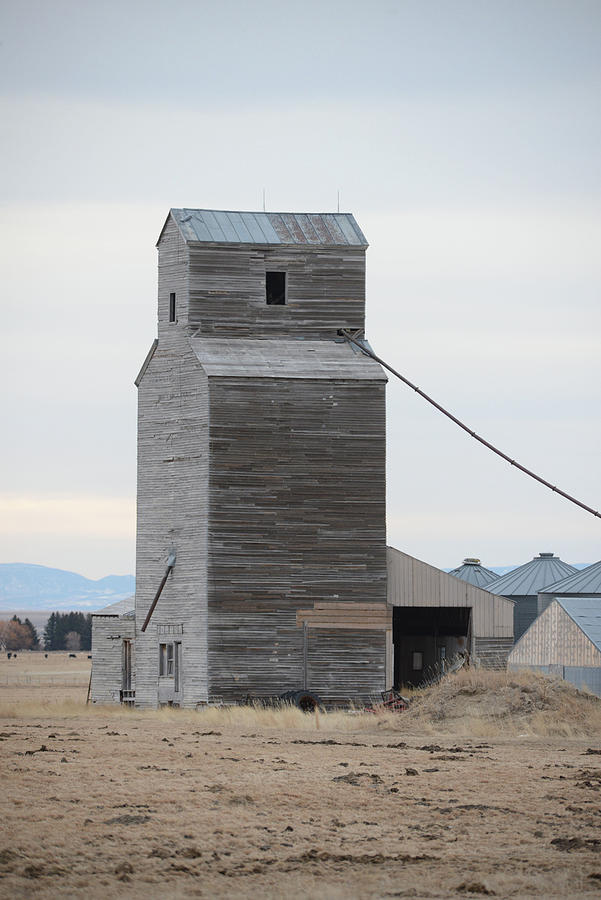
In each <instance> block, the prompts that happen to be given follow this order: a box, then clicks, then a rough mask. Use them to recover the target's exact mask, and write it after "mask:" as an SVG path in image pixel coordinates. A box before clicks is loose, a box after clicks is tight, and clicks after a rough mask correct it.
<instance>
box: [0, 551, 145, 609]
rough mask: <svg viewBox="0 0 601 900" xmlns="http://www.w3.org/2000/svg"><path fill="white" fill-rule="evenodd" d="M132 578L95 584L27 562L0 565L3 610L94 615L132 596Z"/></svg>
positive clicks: (110, 577)
mask: <svg viewBox="0 0 601 900" xmlns="http://www.w3.org/2000/svg"><path fill="white" fill-rule="evenodd" d="M135 590H136V579H135V578H134V576H133V575H106V576H105V577H104V578H99V579H98V581H93V580H91V579H90V578H84V576H83V575H78V574H77V573H76V572H66V571H64V570H63V569H50V568H48V566H35V565H30V564H28V563H0V609H5V610H6V609H18V610H24V611H26V610H28V609H31V610H34V609H35V610H48V611H49V612H52V611H60V610H72V609H77V610H83V611H84V612H86V611H87V612H94V611H95V610H97V609H102V607H103V606H107V605H108V604H109V603H116V601H117V600H124V599H125V598H126V597H131V595H132V594H133V593H135Z"/></svg>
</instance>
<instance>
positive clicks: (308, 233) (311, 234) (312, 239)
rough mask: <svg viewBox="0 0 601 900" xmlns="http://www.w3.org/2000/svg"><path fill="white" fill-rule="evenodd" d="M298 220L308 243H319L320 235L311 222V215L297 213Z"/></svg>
mask: <svg viewBox="0 0 601 900" xmlns="http://www.w3.org/2000/svg"><path fill="white" fill-rule="evenodd" d="M296 221H297V222H298V224H299V226H300V228H301V229H302V232H303V234H304V236H305V239H306V241H307V243H308V244H319V236H318V234H317V232H316V231H315V229H314V228H313V225H312V224H311V221H310V219H309V217H308V216H306V215H304V214H303V213H297V215H296Z"/></svg>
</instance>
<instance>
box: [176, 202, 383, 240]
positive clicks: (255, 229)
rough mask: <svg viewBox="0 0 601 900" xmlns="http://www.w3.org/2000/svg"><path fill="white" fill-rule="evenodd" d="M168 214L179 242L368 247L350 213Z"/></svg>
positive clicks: (191, 211) (186, 211)
mask: <svg viewBox="0 0 601 900" xmlns="http://www.w3.org/2000/svg"><path fill="white" fill-rule="evenodd" d="M169 215H170V216H172V217H173V220H174V221H175V223H176V224H177V227H178V228H179V230H180V233H181V235H182V237H183V239H184V240H185V241H186V242H187V243H192V244H195V243H200V244H276V245H278V244H286V245H291V244H292V245H307V246H322V247H340V246H343V247H344V246H347V247H367V246H368V244H367V241H366V239H365V235H364V234H363V232H362V231H361V229H360V228H359V226H358V225H357V222H356V221H355V217H354V216H353V215H352V214H351V213H277V212H243V211H234V210H221V209H188V208H185V209H171V210H170V213H169ZM167 221H169V216H168V217H167ZM165 224H167V223H165ZM164 227H165V226H163V230H164ZM162 234H163V231H161V234H160V235H159V241H160V240H161V236H162Z"/></svg>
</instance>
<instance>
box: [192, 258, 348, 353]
mask: <svg viewBox="0 0 601 900" xmlns="http://www.w3.org/2000/svg"><path fill="white" fill-rule="evenodd" d="M189 253H190V306H189V314H188V316H189V317H188V323H189V325H190V328H191V329H192V330H194V331H195V332H196V333H197V334H200V335H202V336H203V337H211V336H215V337H223V336H231V337H259V336H263V337H277V336H282V337H284V336H288V337H293V336H294V335H295V334H298V335H302V336H303V337H304V338H330V339H331V338H334V337H335V336H336V332H337V329H339V328H351V329H357V328H360V329H363V328H364V327H365V250H364V248H362V247H357V248H351V247H340V248H336V249H324V248H319V249H316V248H313V249H311V248H310V247H300V248H299V247H273V248H269V247H246V246H244V247H236V248H234V249H232V248H231V247H225V246H223V247H219V246H211V247H207V246H204V245H196V246H195V245H192V246H191V247H190V249H189ZM266 271H275V272H280V271H281V272H285V273H286V281H287V284H286V303H285V305H283V306H268V305H267V304H266V303H265V272H266Z"/></svg>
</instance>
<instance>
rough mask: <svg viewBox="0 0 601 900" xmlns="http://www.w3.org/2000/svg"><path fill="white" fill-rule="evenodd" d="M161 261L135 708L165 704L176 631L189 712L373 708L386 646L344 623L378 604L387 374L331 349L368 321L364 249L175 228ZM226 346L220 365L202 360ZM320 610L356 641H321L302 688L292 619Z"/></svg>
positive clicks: (142, 474)
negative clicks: (321, 652)
mask: <svg viewBox="0 0 601 900" xmlns="http://www.w3.org/2000/svg"><path fill="white" fill-rule="evenodd" d="M158 248H159V290H158V345H157V347H156V349H155V350H154V352H153V353H152V354H150V355H149V357H148V359H147V361H146V363H145V365H144V367H143V370H142V372H141V375H140V378H139V397H138V521H137V527H138V533H137V561H136V578H137V585H136V705H138V706H156V705H157V703H158V702H159V676H158V647H159V643H160V641H161V640H165V635H170V634H177V635H178V638H179V637H181V641H182V682H183V685H182V688H183V693H182V700H181V702H182V705H184V706H188V707H193V706H196V705H197V704H199V703H205V702H211V701H220V700H225V701H227V702H230V701H235V700H240V699H242V698H243V697H244V696H245V695H246V694H247V693H250V694H252V695H253V696H266V695H273V694H274V693H279V692H281V691H284V690H287V689H292V688H301V687H302V686H303V679H304V677H305V674H307V675H308V676H309V675H310V680H311V687H313V689H315V690H317V691H318V692H319V693H321V694H322V695H323V699H324V700H325V701H336V700H337V699H340V698H341V697H343V696H344V697H345V698H346V697H350V696H353V695H357V694H358V692H359V693H360V694H361V695H362V696H363V695H364V696H368V695H371V694H372V693H375V692H377V691H379V690H381V689H383V688H384V687H385V671H384V669H385V641H386V629H384V630H382V629H380V628H379V627H378V628H375V629H374V628H370V629H367V630H366V629H364V628H363V624H362V623H363V619H361V621H360V622H355V621H354V617H353V615H352V610H353V607H354V605H355V604H356V605H357V610H356V611H357V612H358V611H359V607H360V605H361V604H365V603H376V604H379V606H380V607H381V608H384V607H385V602H386V551H385V400H384V392H385V376H384V375H383V373H382V372H381V370H380V368H379V367H377V366H375V364H374V363H373V362H372V361H370V360H369V359H368V358H367V357H362V356H361V355H360V354H359V355H357V354H356V353H354V352H352V351H351V350H350V348H348V347H346V348H343V349H342V350H341V347H340V344H335V343H334V341H336V339H337V334H336V333H337V330H338V329H339V328H347V327H348V328H353V329H355V328H362V327H363V324H364V314H365V248H364V247H350V246H348V247H347V246H340V247H337V248H324V247H313V248H311V247H307V246H299V247H288V246H277V247H269V246H261V247H255V246H247V245H245V246H238V245H234V246H220V245H214V244H206V245H205V244H194V243H192V244H191V243H189V242H186V240H184V239H183V237H182V235H181V234H180V231H179V229H178V228H177V226H176V225H175V222H174V221H173V219H171V218H170V219H169V220H168V221H167V224H166V226H165V228H164V230H163V232H162V235H161V238H160V241H159V245H158ZM266 271H285V272H286V277H287V285H286V304H285V305H284V306H269V305H267V304H266V301H265V272H266ZM171 293H175V294H176V316H177V321H176V322H175V323H171V322H169V297H170V294H171ZM217 338H227V339H228V341H227V343H225V342H224V345H223V347H218V351H219V352H218V354H217V357H218V358H216V357H215V354H212V356H211V354H209V353H208V352H206V348H205V349H204V350H203V347H202V342H203V341H204V342H205V343H206V342H207V341H213V340H215V341H216V339H217ZM240 338H244V339H245V340H246V342H247V343H246V345H245V348H244V353H241V352H239V351H238V350H237V348H236V339H240ZM284 338H285V340H283V339H284ZM230 339H231V341H230ZM292 339H295V340H294V341H292ZM255 341H260V342H261V348H260V352H259V351H256V352H255V350H253V347H252V346H251V345H252V344H253V342H255ZM299 341H300V342H301V344H300V346H301V350H300V352H299V343H298V342H299ZM303 341H306V342H307V343H306V344H302V342H303ZM311 341H313V342H315V341H318V342H319V346H318V347H317V348H316V347H313V348H312V347H311V346H309V344H310V342H311ZM230 344H231V346H230ZM267 344H269V353H267V355H265V353H264V352H263V351H264V350H265V347H266V345H267ZM216 346H217V341H216ZM330 346H331V348H332V349H331V350H329V349H328V347H330ZM245 354H246V356H245ZM210 356H211V360H212V362H211V364H210V365H209V362H210V360H209V357H210ZM276 356H277V363H272V362H271V360H272V359H275V357H276ZM244 358H248V359H250V358H252V359H253V360H255V363H254V368H253V367H252V366H250V365H247V366H246V368H245V366H244V364H243V363H244ZM205 360H208V361H207V363H206V365H207V367H206V370H205V369H204V368H203V361H205ZM215 360H216V361H215ZM257 360H259V362H258V363H257ZM265 360H266V361H265ZM317 363H319V365H317ZM265 367H267V368H265ZM274 368H275V369H276V370H277V372H276V374H277V377H270V374H271V370H272V369H274ZM317 368H319V372H318V373H317V371H315V374H314V373H313V369H315V370H317ZM172 548H175V549H176V550H177V562H176V565H175V568H174V569H173V571H172V573H171V574H170V575H169V578H168V579H167V582H166V585H165V588H164V591H163V594H162V595H161V597H160V600H159V602H158V604H157V607H156V610H155V612H154V614H153V616H152V619H151V621H150V624H149V626H148V629H147V631H146V632H145V633H144V634H142V633H141V630H140V628H141V624H142V622H143V621H144V618H145V616H146V613H147V611H148V609H149V605H150V603H151V601H152V598H153V597H154V594H155V591H156V589H157V587H158V584H159V582H160V580H161V578H162V576H163V574H164V572H165V566H166V562H167V557H168V554H169V552H170V550H171V549H172ZM323 602H337V603H342V604H344V605H345V607H348V609H349V619H348V622H349V624H352V625H353V626H354V627H353V628H348V627H341V628H338V627H336V629H333V633H330V632H331V631H332V629H321V628H316V629H310V631H311V637H310V640H309V646H308V657H309V658H310V660H311V662H310V666H309V668H310V672H309V673H305V647H304V642H303V638H304V627H303V624H302V623H299V622H297V611H298V610H300V609H317V608H318V607H317V604H319V603H323ZM359 617H360V618H361V614H359ZM317 632H319V635H317V634H316V633H317ZM326 632H327V636H328V639H327V641H326V642H325V643H323V641H325V636H326ZM322 645H323V647H324V648H330V651H331V653H330V654H329V656H328V655H327V656H326V657H325V658H324V659H323V660H321V661H319V660H318V659H317V658H316V657H315V654H316V653H318V650H317V649H316V648H319V647H321V646H322ZM353 656H354V657H355V659H357V660H359V666H360V670H361V671H360V674H359V675H358V674H357V672H356V671H354V667H353V665H352V658H353ZM178 702H179V700H178Z"/></svg>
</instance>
